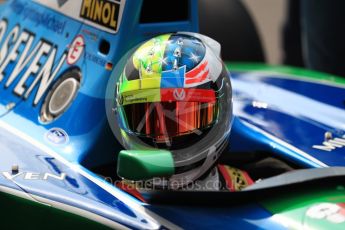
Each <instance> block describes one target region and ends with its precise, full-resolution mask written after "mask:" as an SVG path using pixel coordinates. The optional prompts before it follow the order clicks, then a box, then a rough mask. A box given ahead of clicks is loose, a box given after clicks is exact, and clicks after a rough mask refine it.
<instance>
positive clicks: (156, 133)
mask: <svg viewBox="0 0 345 230" xmlns="http://www.w3.org/2000/svg"><path fill="white" fill-rule="evenodd" d="M123 111H124V114H125V116H126V119H127V126H128V127H127V128H128V129H129V130H130V131H131V132H134V133H136V134H139V135H142V136H146V137H152V138H155V139H156V141H157V142H165V141H167V139H170V138H172V137H176V136H182V135H184V134H188V133H191V132H194V133H198V132H200V133H201V130H203V129H205V128H208V127H209V126H210V125H211V124H213V123H214V122H215V121H216V119H217V117H218V106H217V104H216V103H215V102H209V103H205V102H184V101H183V102H181V101H178V102H149V103H138V104H129V105H124V106H123Z"/></svg>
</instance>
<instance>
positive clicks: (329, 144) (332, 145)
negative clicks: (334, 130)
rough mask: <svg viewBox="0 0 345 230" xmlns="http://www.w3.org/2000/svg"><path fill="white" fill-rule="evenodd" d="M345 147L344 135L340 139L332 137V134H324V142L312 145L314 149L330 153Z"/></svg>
mask: <svg viewBox="0 0 345 230" xmlns="http://www.w3.org/2000/svg"><path fill="white" fill-rule="evenodd" d="M344 147H345V135H344V136H342V137H341V138H340V137H335V138H333V137H332V134H331V133H330V132H326V134H325V141H324V142H322V144H321V145H313V148H314V149H318V150H322V151H326V152H331V151H333V150H336V149H338V148H344Z"/></svg>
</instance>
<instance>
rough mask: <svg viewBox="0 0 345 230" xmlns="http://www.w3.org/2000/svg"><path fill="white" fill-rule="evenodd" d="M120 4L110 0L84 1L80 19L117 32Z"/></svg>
mask: <svg viewBox="0 0 345 230" xmlns="http://www.w3.org/2000/svg"><path fill="white" fill-rule="evenodd" d="M119 12H120V3H116V2H111V1H109V0H83V3H82V6H81V9H80V17H81V18H84V19H86V20H88V21H91V22H94V23H96V24H98V25H101V26H104V27H106V28H108V29H110V30H112V31H115V32H116V31H117V26H118V19H119Z"/></svg>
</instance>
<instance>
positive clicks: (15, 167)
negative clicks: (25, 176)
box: [11, 165, 19, 175]
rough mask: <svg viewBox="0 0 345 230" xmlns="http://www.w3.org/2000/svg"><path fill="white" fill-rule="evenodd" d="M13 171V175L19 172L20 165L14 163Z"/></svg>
mask: <svg viewBox="0 0 345 230" xmlns="http://www.w3.org/2000/svg"><path fill="white" fill-rule="evenodd" d="M11 171H12V175H14V174H18V172H19V166H18V165H12V168H11Z"/></svg>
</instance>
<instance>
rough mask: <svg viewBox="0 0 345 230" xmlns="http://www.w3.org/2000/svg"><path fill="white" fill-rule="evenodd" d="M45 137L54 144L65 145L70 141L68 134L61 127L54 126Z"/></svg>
mask: <svg viewBox="0 0 345 230" xmlns="http://www.w3.org/2000/svg"><path fill="white" fill-rule="evenodd" d="M45 139H46V140H47V141H48V142H50V143H52V144H54V145H64V144H67V143H68V142H69V137H68V134H67V133H66V131H65V130H63V129H60V128H52V129H50V130H48V132H47V133H46V134H45Z"/></svg>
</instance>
